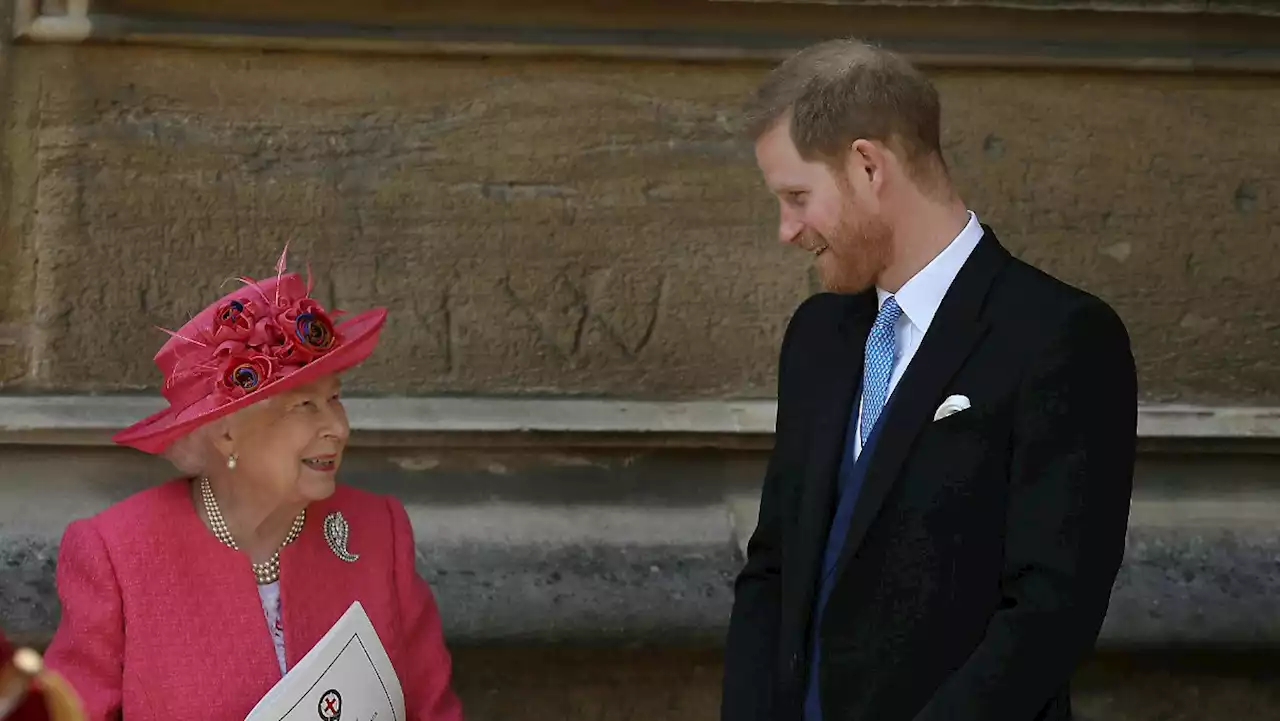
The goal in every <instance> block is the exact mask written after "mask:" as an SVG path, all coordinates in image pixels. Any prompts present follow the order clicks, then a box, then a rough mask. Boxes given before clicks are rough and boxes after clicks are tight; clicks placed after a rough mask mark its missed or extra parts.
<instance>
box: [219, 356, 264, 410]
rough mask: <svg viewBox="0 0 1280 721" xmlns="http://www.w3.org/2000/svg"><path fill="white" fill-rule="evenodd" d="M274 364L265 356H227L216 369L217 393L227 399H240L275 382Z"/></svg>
mask: <svg viewBox="0 0 1280 721" xmlns="http://www.w3.org/2000/svg"><path fill="white" fill-rule="evenodd" d="M275 372H276V369H275V363H273V362H272V361H271V359H270V358H268V357H267V356H265V355H261V354H255V355H250V354H248V353H245V352H240V353H232V354H229V355H228V356H227V357H226V359H225V360H224V361H223V362H222V364H221V366H220V367H219V369H218V375H217V386H218V392H219V393H220V394H221V395H222V396H224V397H226V398H229V399H236V398H242V397H244V396H246V395H248V394H249V393H252V392H254V391H256V390H258V389H259V388H261V387H263V386H265V385H266V384H268V383H270V382H271V381H272V380H275Z"/></svg>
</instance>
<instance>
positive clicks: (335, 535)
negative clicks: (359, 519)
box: [324, 511, 360, 563]
mask: <svg viewBox="0 0 1280 721" xmlns="http://www.w3.org/2000/svg"><path fill="white" fill-rule="evenodd" d="M350 534H351V527H350V526H348V525H347V519H346V518H343V516H342V511H334V512H333V513H330V514H329V515H327V516H325V518H324V540H325V541H326V542H327V543H328V544H329V550H330V551H333V555H335V556H337V557H338V558H341V559H342V560H344V561H346V562H347V563H355V562H356V559H358V558H360V554H358V553H352V552H350V551H348V550H347V537H348V536H349V535H350Z"/></svg>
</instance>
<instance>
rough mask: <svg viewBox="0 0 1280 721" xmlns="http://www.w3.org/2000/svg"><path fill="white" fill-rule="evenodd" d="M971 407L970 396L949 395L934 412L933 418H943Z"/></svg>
mask: <svg viewBox="0 0 1280 721" xmlns="http://www.w3.org/2000/svg"><path fill="white" fill-rule="evenodd" d="M968 407H969V396H948V397H947V399H946V400H945V401H943V402H942V405H940V406H938V410H936V411H934V412H933V420H935V421H936V420H941V419H943V418H946V417H947V416H950V415H954V414H956V413H959V412H960V411H962V410H964V409H966V408H968Z"/></svg>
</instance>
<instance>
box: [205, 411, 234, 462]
mask: <svg viewBox="0 0 1280 721" xmlns="http://www.w3.org/2000/svg"><path fill="white" fill-rule="evenodd" d="M233 416H234V414H232V416H225V417H223V418H219V419H218V420H216V421H213V422H211V423H210V424H209V429H208V431H207V433H208V434H209V439H210V442H212V443H213V447H214V449H215V450H217V452H218V454H219V455H221V456H222V457H223V458H226V457H227V456H230V455H231V454H232V453H235V446H236V435H237V433H236V430H237V429H236V424H235V423H234V422H233V421H232V418H233Z"/></svg>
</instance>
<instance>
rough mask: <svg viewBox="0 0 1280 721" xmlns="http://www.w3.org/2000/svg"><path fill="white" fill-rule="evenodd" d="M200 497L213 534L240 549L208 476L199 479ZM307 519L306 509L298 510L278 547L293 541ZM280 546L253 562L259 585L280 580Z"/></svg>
mask: <svg viewBox="0 0 1280 721" xmlns="http://www.w3.org/2000/svg"><path fill="white" fill-rule="evenodd" d="M200 499H201V500H202V501H203V502H204V512H205V514H206V515H207V516H209V526H210V527H212V529H213V535H214V536H217V538H218V540H219V541H222V543H223V544H224V545H226V546H227V547H228V548H232V549H234V550H237V551H238V550H240V547H239V546H237V545H236V539H234V538H232V537H231V529H229V528H227V522H226V520H225V519H223V517H222V510H221V509H219V508H218V499H216V498H214V497H213V487H212V486H210V485H209V479H208V478H201V479H200ZM306 520H307V509H305V508H304V509H302V510H301V511H299V512H298V515H297V517H296V518H294V519H293V526H291V527H290V528H289V535H288V536H285V539H284V543H281V544H280V548H284V547H285V546H287V545H289V544H290V543H293V541H294V539H296V538H297V537H298V534H299V533H302V524H303V523H305V522H306ZM280 548H278V549H276V551H275V553H272V554H271V558H268V559H267V560H265V561H263V562H262V563H255V564H253V575H254V577H256V578H257V579H258V585H259V586H266V585H268V584H272V583H275V582H276V581H278V580H280Z"/></svg>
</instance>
